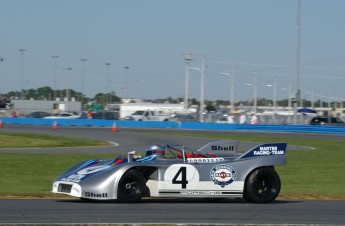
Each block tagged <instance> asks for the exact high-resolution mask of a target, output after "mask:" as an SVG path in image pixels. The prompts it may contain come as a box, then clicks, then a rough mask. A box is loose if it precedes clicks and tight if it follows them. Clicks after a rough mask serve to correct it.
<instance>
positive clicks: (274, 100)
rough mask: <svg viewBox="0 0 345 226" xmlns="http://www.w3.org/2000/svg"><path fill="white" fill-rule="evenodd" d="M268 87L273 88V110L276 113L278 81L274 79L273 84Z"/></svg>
mask: <svg viewBox="0 0 345 226" xmlns="http://www.w3.org/2000/svg"><path fill="white" fill-rule="evenodd" d="M266 86H267V87H272V92H273V95H272V97H273V99H272V109H273V112H274V113H275V112H276V111H277V79H276V78H275V79H273V84H268V85H266Z"/></svg>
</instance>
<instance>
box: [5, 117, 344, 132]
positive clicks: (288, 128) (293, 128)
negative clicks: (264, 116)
mask: <svg viewBox="0 0 345 226" xmlns="http://www.w3.org/2000/svg"><path fill="white" fill-rule="evenodd" d="M0 120H1V121H2V123H3V124H23V125H49V126H53V125H54V123H57V125H58V126H96V127H113V123H114V122H116V126H117V127H120V128H121V127H127V128H174V129H193V130H240V131H241V130H243V131H244V130H246V131H267V132H300V133H328V134H345V126H311V125H268V124H257V125H250V124H228V123H201V122H170V121H168V122H158V121H126V120H115V121H114V120H102V119H35V118H0Z"/></svg>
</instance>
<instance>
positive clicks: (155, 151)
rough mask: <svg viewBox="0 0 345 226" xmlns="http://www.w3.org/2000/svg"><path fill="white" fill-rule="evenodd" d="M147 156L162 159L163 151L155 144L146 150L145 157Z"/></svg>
mask: <svg viewBox="0 0 345 226" xmlns="http://www.w3.org/2000/svg"><path fill="white" fill-rule="evenodd" d="M148 155H154V156H156V157H163V156H164V155H165V150H164V148H163V147H162V146H160V145H157V144H155V145H152V146H150V147H148V148H147V149H146V156H148Z"/></svg>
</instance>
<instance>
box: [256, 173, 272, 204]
mask: <svg viewBox="0 0 345 226" xmlns="http://www.w3.org/2000/svg"><path fill="white" fill-rule="evenodd" d="M253 185H254V190H255V192H256V194H257V195H258V196H260V197H262V198H269V197H273V196H275V195H276V193H277V185H276V183H275V182H274V179H273V178H272V176H270V175H268V174H263V175H260V176H258V177H256V178H255V181H254V184H253Z"/></svg>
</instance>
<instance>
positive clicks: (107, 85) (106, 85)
mask: <svg viewBox="0 0 345 226" xmlns="http://www.w3.org/2000/svg"><path fill="white" fill-rule="evenodd" d="M109 66H110V63H105V67H106V75H107V78H106V82H105V90H106V94H105V105H107V104H109V82H110V80H109Z"/></svg>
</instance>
